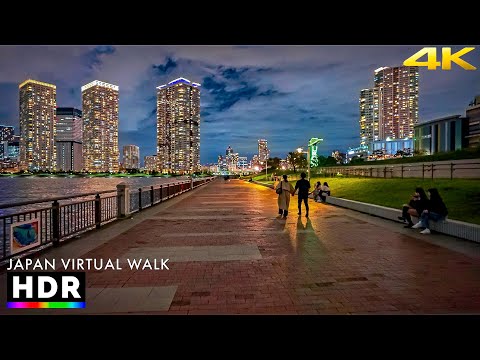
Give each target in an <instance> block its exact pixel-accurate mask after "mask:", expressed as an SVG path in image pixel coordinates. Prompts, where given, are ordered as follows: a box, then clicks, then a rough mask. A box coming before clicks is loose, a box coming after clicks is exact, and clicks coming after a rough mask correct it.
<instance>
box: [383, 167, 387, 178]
mask: <svg viewBox="0 0 480 360" xmlns="http://www.w3.org/2000/svg"><path fill="white" fill-rule="evenodd" d="M383 178H384V179H386V178H387V167H386V166H385V167H384V168H383Z"/></svg>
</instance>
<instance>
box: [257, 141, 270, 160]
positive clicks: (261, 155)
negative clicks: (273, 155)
mask: <svg viewBox="0 0 480 360" xmlns="http://www.w3.org/2000/svg"><path fill="white" fill-rule="evenodd" d="M269 156H270V151H269V150H268V143H267V140H265V139H260V140H258V160H259V161H260V162H261V163H265V161H266V160H268V157H269Z"/></svg>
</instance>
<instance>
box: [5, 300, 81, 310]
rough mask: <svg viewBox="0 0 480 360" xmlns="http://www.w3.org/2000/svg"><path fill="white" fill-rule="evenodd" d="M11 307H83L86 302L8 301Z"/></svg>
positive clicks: (8, 306)
mask: <svg viewBox="0 0 480 360" xmlns="http://www.w3.org/2000/svg"><path fill="white" fill-rule="evenodd" d="M7 308H9V309H83V308H85V302H84V301H83V302H82V301H79V302H7Z"/></svg>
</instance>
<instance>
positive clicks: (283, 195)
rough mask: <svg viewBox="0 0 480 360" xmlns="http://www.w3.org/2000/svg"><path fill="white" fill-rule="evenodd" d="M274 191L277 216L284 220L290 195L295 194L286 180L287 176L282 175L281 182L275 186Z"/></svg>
mask: <svg viewBox="0 0 480 360" xmlns="http://www.w3.org/2000/svg"><path fill="white" fill-rule="evenodd" d="M280 189H281V190H280ZM275 191H276V193H277V194H278V214H279V215H282V216H283V218H284V219H286V218H287V215H288V206H289V205H290V195H291V194H293V193H294V192H295V189H294V188H293V186H292V184H290V183H289V182H288V180H287V175H283V180H282V181H280V182H279V183H278V184H277V186H275Z"/></svg>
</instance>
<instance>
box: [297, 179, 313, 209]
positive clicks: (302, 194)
mask: <svg viewBox="0 0 480 360" xmlns="http://www.w3.org/2000/svg"><path fill="white" fill-rule="evenodd" d="M300 177H301V179H300V180H298V181H297V183H296V184H295V191H296V190H297V189H298V215H302V201H303V202H304V203H305V217H307V218H308V192H309V190H310V181H308V180H307V179H305V178H306V177H307V174H305V173H304V172H302V173H301V174H300Z"/></svg>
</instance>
